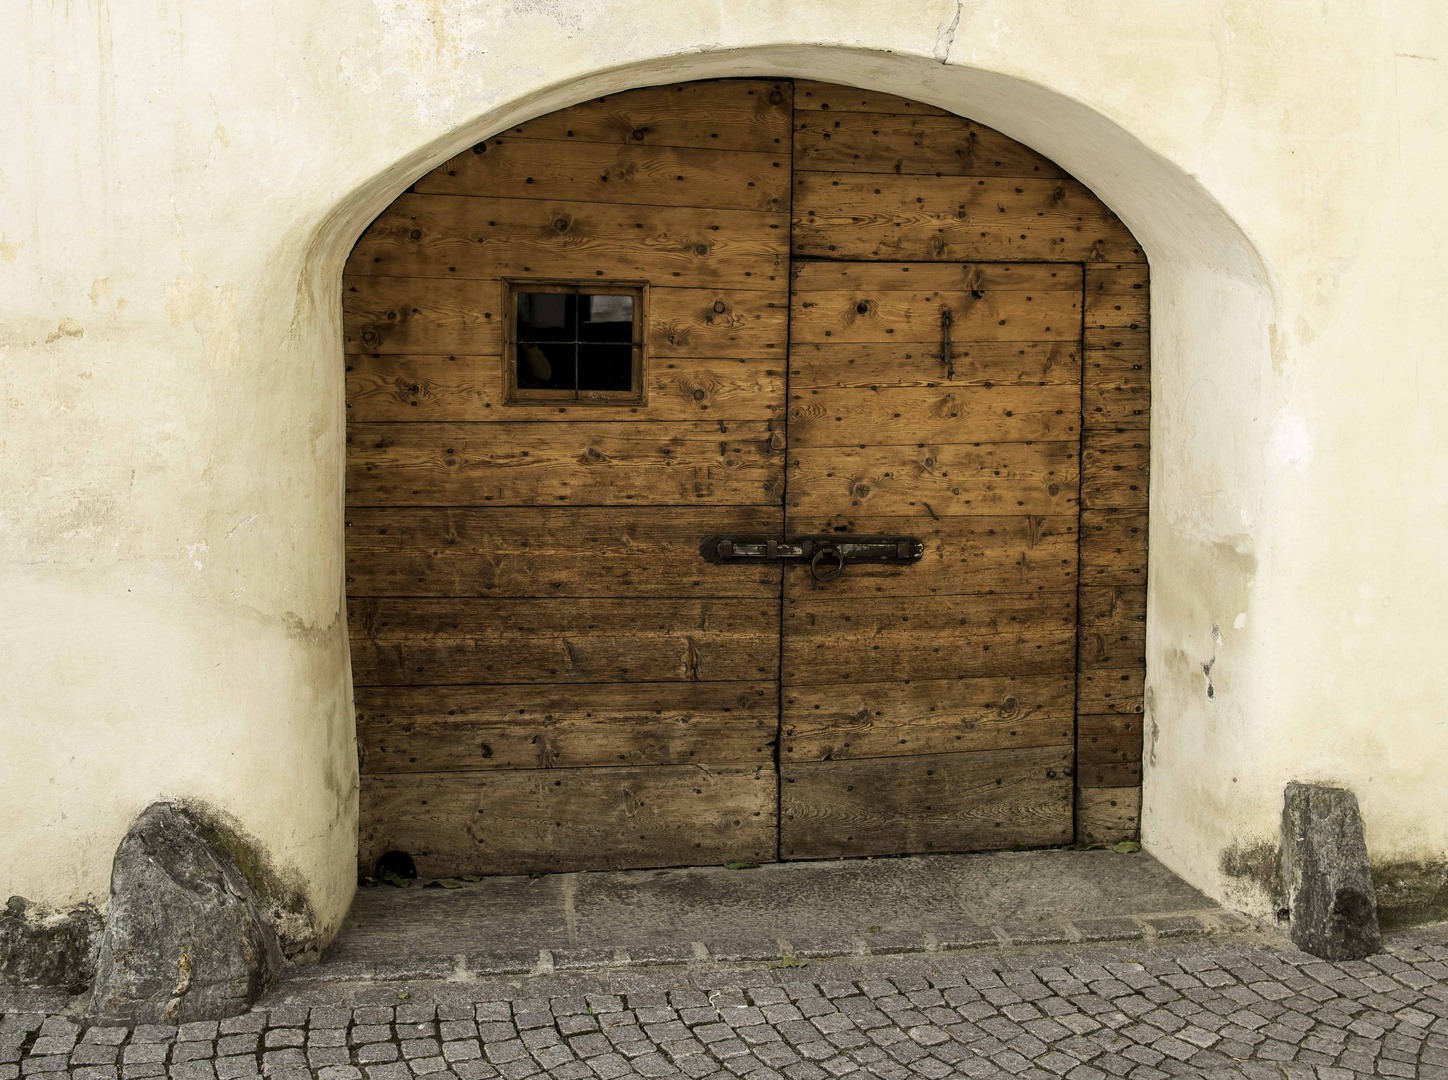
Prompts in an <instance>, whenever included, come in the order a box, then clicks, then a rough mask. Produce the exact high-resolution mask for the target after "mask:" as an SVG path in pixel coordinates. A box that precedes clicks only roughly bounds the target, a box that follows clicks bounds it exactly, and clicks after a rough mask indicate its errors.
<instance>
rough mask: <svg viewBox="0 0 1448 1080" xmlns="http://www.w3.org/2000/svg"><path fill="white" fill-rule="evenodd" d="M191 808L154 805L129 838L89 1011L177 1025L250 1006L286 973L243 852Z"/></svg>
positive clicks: (116, 872) (116, 865)
mask: <svg viewBox="0 0 1448 1080" xmlns="http://www.w3.org/2000/svg"><path fill="white" fill-rule="evenodd" d="M208 832H209V830H208V829H207V828H206V827H205V826H204V825H203V823H202V822H200V821H199V820H198V819H197V818H196V817H195V816H194V815H193V814H192V813H191V812H189V811H187V810H185V809H183V808H182V807H179V806H174V805H170V804H167V803H155V804H153V805H152V806H150V807H148V808H147V809H146V810H145V811H144V812H142V814H141V815H140V817H138V818H137V819H136V822H135V824H133V825H132V826H131V829H130V831H129V832H128V833H127V834H126V836H125V838H124V839H123V840H122V841H121V845H120V847H119V848H118V849H117V851H116V857H115V861H114V862H113V864H112V866H111V896H110V904H109V906H108V907H107V911H106V925H105V931H104V933H103V934H102V936H101V944H100V954H99V959H98V962H97V965H96V977H95V983H94V985H93V987H92V991H91V1002H90V1015H91V1017H93V1018H94V1019H96V1020H98V1021H101V1022H119V1023H145V1022H166V1023H173V1024H174V1023H178V1022H184V1021H188V1020H214V1019H218V1018H221V1017H226V1016H235V1015H236V1014H238V1013H241V1012H244V1011H246V1009H247V1008H249V1007H250V1006H251V1004H252V1003H253V1002H254V1001H256V999H257V998H258V997H259V996H260V995H261V993H262V991H263V990H264V989H266V987H267V986H268V985H270V984H271V982H272V981H273V980H275V978H276V976H277V973H278V972H279V971H280V970H281V964H282V958H281V950H280V947H279V946H278V944H277V939H276V934H275V933H274V931H273V930H272V928H271V926H270V925H269V924H268V923H267V922H266V921H265V920H263V918H262V917H261V915H260V913H259V904H258V901H257V898H256V897H255V896H254V894H253V892H252V888H251V885H250V883H249V882H248V881H247V879H246V877H245V875H243V874H242V872H241V870H240V868H239V867H238V866H237V863H236V859H235V858H234V857H233V856H232V855H231V854H230V853H228V852H226V851H223V850H221V849H220V848H219V847H218V846H217V845H216V844H214V843H213V842H212V840H211V839H209V838H208Z"/></svg>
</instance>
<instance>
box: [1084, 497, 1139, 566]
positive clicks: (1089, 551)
mask: <svg viewBox="0 0 1448 1080" xmlns="http://www.w3.org/2000/svg"><path fill="white" fill-rule="evenodd" d="M1146 526H1147V515H1146V511H1145V510H1082V511H1081V583H1082V584H1083V585H1145V584H1146V552H1147V528H1146Z"/></svg>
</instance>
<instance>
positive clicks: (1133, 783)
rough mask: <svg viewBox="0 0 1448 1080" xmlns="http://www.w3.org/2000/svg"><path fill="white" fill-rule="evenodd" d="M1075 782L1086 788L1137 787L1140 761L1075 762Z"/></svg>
mask: <svg viewBox="0 0 1448 1080" xmlns="http://www.w3.org/2000/svg"><path fill="white" fill-rule="evenodd" d="M1076 782H1077V783H1078V784H1080V785H1081V787H1082V789H1086V788H1132V787H1134V788H1139V787H1141V762H1140V761H1118V762H1114V763H1113V762H1104V763H1092V764H1083V763H1081V762H1077V764H1076Z"/></svg>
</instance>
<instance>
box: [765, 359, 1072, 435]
mask: <svg viewBox="0 0 1448 1080" xmlns="http://www.w3.org/2000/svg"><path fill="white" fill-rule="evenodd" d="M932 366H933V363H932ZM788 418H789V443H790V445H791V446H793V447H807V446H809V447H814V446H851V445H853V446H859V445H862V444H869V445H872V446H891V445H895V446H898V445H911V444H914V445H917V446H918V445H919V444H920V443H921V442H929V443H936V444H943V443H994V442H1032V441H1037V440H1040V441H1052V440H1067V439H1075V438H1077V436H1078V435H1079V433H1080V430H1081V391H1080V388H1079V387H1075V386H1064V385H1059V384H1048V385H1046V386H1020V385H1012V384H1005V385H991V386H971V385H966V386H956V385H954V384H953V383H947V384H946V385H944V386H939V387H931V388H925V387H900V388H893V387H892V388H885V389H867V388H856V387H848V388H832V387H822V388H818V389H808V390H805V389H800V390H796V389H795V388H794V387H791V388H790V395H789V413H788Z"/></svg>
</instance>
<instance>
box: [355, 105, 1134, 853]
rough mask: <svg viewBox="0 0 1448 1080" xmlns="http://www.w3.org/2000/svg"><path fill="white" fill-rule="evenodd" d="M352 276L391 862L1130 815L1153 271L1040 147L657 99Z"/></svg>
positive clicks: (406, 219)
mask: <svg viewBox="0 0 1448 1080" xmlns="http://www.w3.org/2000/svg"><path fill="white" fill-rule="evenodd" d="M343 295H344V309H345V313H346V326H345V333H346V341H347V353H348V394H347V404H348V420H349V430H348V450H349V453H348V512H347V555H348V592H349V596H350V597H351V599H350V600H349V622H350V627H351V635H352V656H353V668H354V682H355V694H356V702H357V716H358V737H359V745H360V749H361V771H362V794H361V828H360V835H361V841H360V852H359V857H360V860H361V863H362V865H363V867H364V868H370V866H371V865H372V864H373V863H374V862H375V860H376V858H377V857H378V856H379V855H380V854H381V853H383V852H385V851H389V850H402V851H406V852H408V853H409V854H411V855H412V856H413V857H414V858H415V859H417V861H418V865H419V867H420V868H421V869H422V870H424V872H426V873H430V874H434V875H440V874H457V873H469V872H524V871H532V870H545V869H560V870H561V869H583V868H589V867H626V866H659V865H677V864H686V863H695V862H723V861H730V860H735V859H738V860H749V861H764V860H768V859H774V858H777V857H782V858H807V857H822V856H834V855H866V854H885V853H896V852H907V851H949V850H980V849H989V848H999V847H1014V846H1039V845H1046V844H1058V843H1065V842H1069V841H1071V840H1072V839H1073V838H1076V837H1081V838H1101V839H1106V838H1111V837H1115V836H1118V835H1128V834H1130V833H1132V832H1134V830H1135V828H1136V820H1135V815H1136V813H1137V812H1138V808H1139V788H1138V787H1137V785H1139V780H1140V764H1139V762H1140V746H1141V730H1140V711H1141V696H1142V678H1143V670H1144V667H1143V659H1142V657H1143V649H1144V613H1145V567H1146V547H1145V545H1146V483H1145V474H1146V462H1147V417H1148V412H1147V408H1148V406H1147V400H1148V395H1149V376H1148V360H1147V356H1148V352H1147V333H1148V328H1147V289H1146V263H1145V258H1144V256H1143V255H1142V253H1141V250H1140V248H1139V247H1138V246H1137V245H1136V243H1135V241H1134V240H1133V239H1132V237H1131V236H1130V234H1129V233H1128V232H1127V230H1126V229H1125V227H1124V226H1123V225H1122V224H1121V223H1120V222H1119V221H1118V220H1117V219H1116V218H1115V217H1114V215H1112V214H1111V213H1110V212H1109V211H1108V210H1107V209H1106V207H1105V206H1103V205H1102V204H1101V203H1100V202H1099V201H1098V200H1097V199H1096V198H1095V197H1094V196H1093V195H1092V194H1091V193H1090V192H1089V191H1088V190H1086V189H1085V188H1084V187H1083V186H1082V185H1080V184H1079V183H1077V182H1075V181H1074V180H1072V179H1071V178H1070V177H1069V176H1067V175H1066V174H1065V173H1064V172H1063V171H1062V170H1060V169H1059V168H1058V167H1056V166H1054V165H1053V164H1052V163H1051V162H1049V161H1048V160H1046V159H1044V158H1041V157H1040V156H1039V155H1037V154H1035V153H1034V152H1032V151H1031V150H1029V149H1028V148H1026V147H1024V146H1022V145H1021V144H1019V143H1015V142H1013V141H1011V140H1009V139H1007V138H1005V137H1004V136H1002V135H1000V134H999V133H998V132H994V131H992V130H990V129H988V128H984V127H982V126H980V125H977V124H973V123H972V122H970V121H968V120H965V119H962V118H960V117H957V116H954V115H951V114H949V113H946V112H944V111H942V110H939V109H935V108H932V107H930V106H925V105H921V104H919V103H916V102H911V101H906V100H904V99H901V98H894V97H890V96H888V95H882V94H875V93H872V92H865V91H858V90H852V89H849V88H844V87H837V86H828V85H825V84H819V83H808V82H804V81H802V80H794V81H790V80H759V79H754V80H748V79H735V80H716V81H710V82H701V83H687V84H679V85H671V86H661V87H649V88H645V89H641V90H634V91H628V92H625V93H621V94H616V95H612V96H610V97H607V98H602V99H598V100H596V101H593V102H588V103H585V104H583V105H579V106H576V107H574V108H571V109H565V110H562V111H560V112H557V113H553V114H550V115H548V116H545V117H542V118H540V119H538V120H535V121H531V122H529V123H527V124H524V125H522V126H520V127H518V128H514V129H510V130H509V131H507V132H505V133H503V134H501V135H499V136H497V137H495V138H492V139H489V140H487V141H486V142H484V143H480V144H478V145H477V146H475V147H473V148H472V149H470V150H468V151H465V152H464V153H463V154H461V155H459V156H458V157H456V158H454V159H453V160H451V161H449V162H447V163H445V164H444V165H442V166H440V167H439V168H437V169H435V170H434V171H433V172H431V173H429V174H428V175H427V176H425V177H424V178H422V179H421V180H419V181H418V182H417V183H416V184H414V185H413V186H412V188H410V189H409V191H408V192H407V193H405V194H404V195H403V196H401V197H400V198H399V199H398V200H397V201H396V202H394V203H393V204H392V206H391V207H389V208H388V209H387V210H386V211H385V212H384V213H383V214H382V215H381V216H380V217H379V218H378V219H377V221H376V222H374V223H373V225H372V226H371V227H370V228H369V229H368V230H367V231H366V233H364V235H363V236H362V238H361V239H360V240H359V241H358V244H357V246H356V248H355V249H354V250H353V253H352V255H351V258H350V259H349V262H348V266H347V276H346V278H345V280H344V293H343ZM711 535H718V536H724V537H734V538H736V539H755V540H759V541H761V542H767V539H768V538H777V539H778V540H779V541H781V542H789V541H801V540H808V539H811V538H813V542H814V543H815V544H816V545H817V546H819V545H822V544H823V539H822V538H832V537H833V538H843V539H848V538H859V537H861V536H871V537H883V538H889V539H891V540H894V541H900V542H902V543H903V542H905V541H912V542H913V541H917V540H918V541H919V544H920V547H921V551H922V555H921V556H920V557H919V558H918V559H915V558H907V552H906V550H905V548H903V547H902V548H899V549H898V551H897V554H896V557H895V558H894V559H893V560H892V561H888V562H884V563H875V564H871V563H859V564H852V565H850V566H848V567H847V568H846V569H845V571H844V573H843V574H841V575H840V576H839V577H838V578H834V579H826V580H821V577H822V576H823V575H820V574H819V573H818V568H817V572H816V573H815V574H812V573H811V571H810V568H809V566H808V565H806V564H805V560H804V559H798V560H793V561H791V560H788V559H785V560H781V559H779V558H778V557H776V556H778V555H779V554H780V552H779V551H769V550H765V551H763V552H749V553H748V554H737V553H734V549H730V551H731V555H730V557H726V558H723V559H719V558H713V559H711V558H708V557H706V556H707V555H708V552H701V542H703V541H704V538H705V537H707V536H711ZM786 546H787V544H786ZM719 550H720V549H719V548H718V547H717V544H716V546H715V547H714V549H713V552H714V554H715V555H716V556H717V555H718V554H719ZM738 550H739V552H744V551H745V546H744V545H741V546H740V548H739V549H738ZM785 554H788V552H785ZM802 554H803V553H802ZM827 569H828V568H827Z"/></svg>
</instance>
